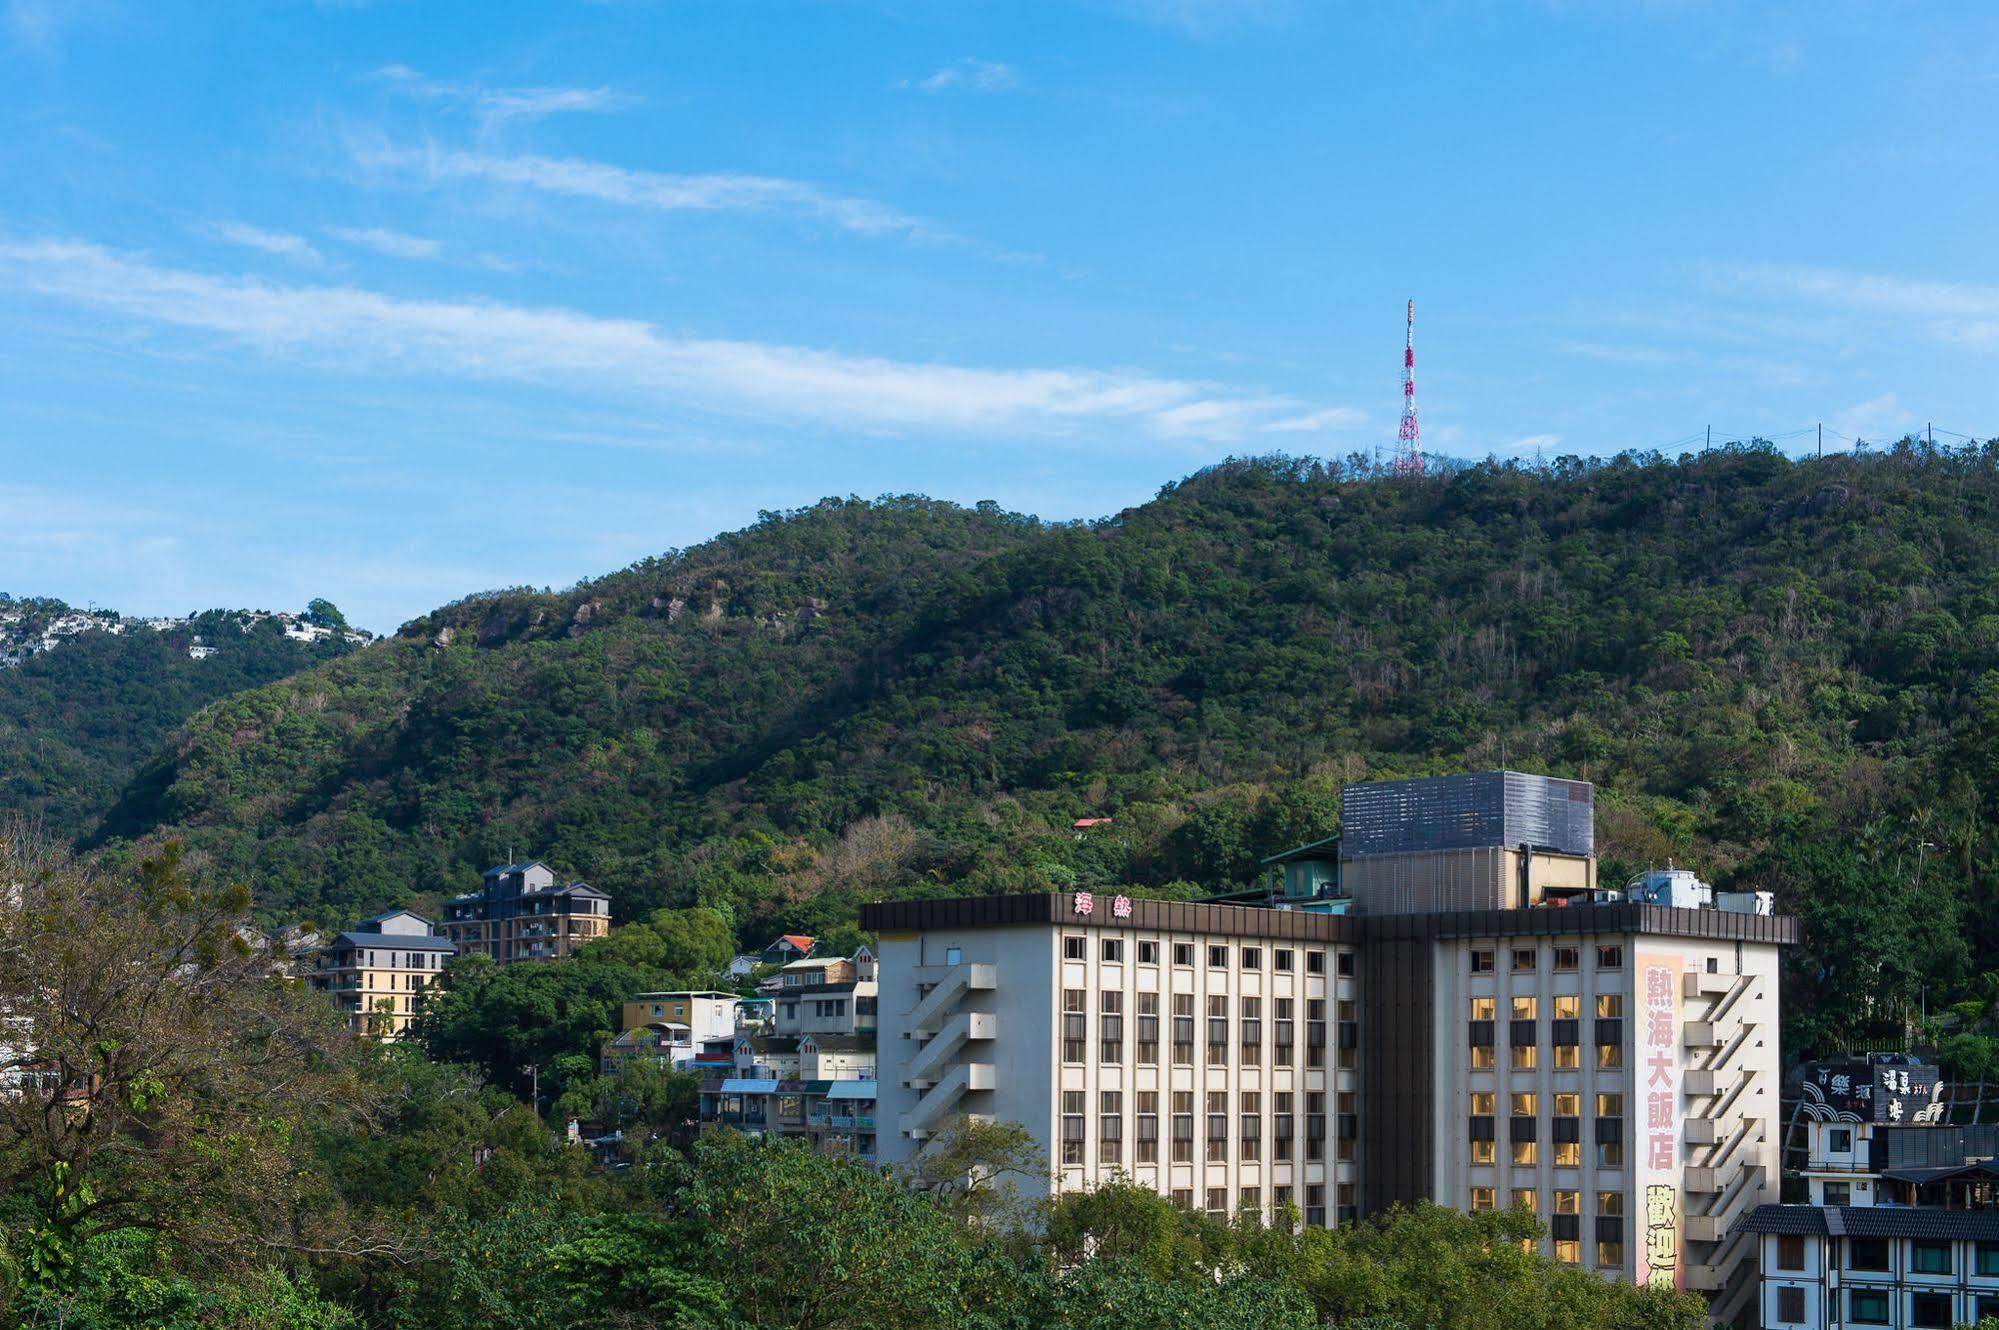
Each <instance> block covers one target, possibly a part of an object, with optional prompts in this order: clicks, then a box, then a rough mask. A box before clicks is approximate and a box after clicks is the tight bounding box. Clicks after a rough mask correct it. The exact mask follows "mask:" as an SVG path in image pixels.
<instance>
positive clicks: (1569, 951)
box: [1471, 947, 1624, 974]
mask: <svg viewBox="0 0 1999 1330" xmlns="http://www.w3.org/2000/svg"><path fill="white" fill-rule="evenodd" d="M1494 960H1495V956H1494V953H1492V952H1490V951H1474V952H1473V953H1472V954H1471V970H1472V973H1473V974H1490V973H1492V971H1493V969H1494V968H1495V967H1494ZM1582 964H1583V949H1582V948H1581V947H1556V948H1555V966H1554V968H1555V969H1556V970H1558V971H1566V970H1580V969H1581V968H1582ZM1540 966H1541V952H1540V949H1539V948H1538V947H1515V948H1514V949H1513V970H1514V973H1516V974H1518V973H1520V972H1522V971H1525V970H1536V969H1539V968H1540ZM1596 968H1597V969H1599V970H1621V969H1623V968H1624V948H1623V947H1598V948H1597V949H1596Z"/></svg>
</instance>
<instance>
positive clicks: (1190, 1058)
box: [1173, 993, 1194, 1067]
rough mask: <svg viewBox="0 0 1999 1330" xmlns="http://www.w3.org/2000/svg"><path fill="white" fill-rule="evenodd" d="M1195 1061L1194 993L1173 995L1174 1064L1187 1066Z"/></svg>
mask: <svg viewBox="0 0 1999 1330" xmlns="http://www.w3.org/2000/svg"><path fill="white" fill-rule="evenodd" d="M1193 1062H1194V995H1193V994H1192V993H1175V994H1174V995H1173V1065H1175V1066H1177V1067H1186V1066H1191V1065H1193Z"/></svg>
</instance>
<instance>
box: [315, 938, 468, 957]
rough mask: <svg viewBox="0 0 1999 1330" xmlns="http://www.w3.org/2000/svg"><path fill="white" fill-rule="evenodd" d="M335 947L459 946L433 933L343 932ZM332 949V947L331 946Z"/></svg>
mask: <svg viewBox="0 0 1999 1330" xmlns="http://www.w3.org/2000/svg"><path fill="white" fill-rule="evenodd" d="M333 945H334V946H335V947H370V948H373V949H374V950H376V951H454V952H455V951H457V950H458V947H457V946H456V945H455V944H454V943H452V942H449V941H447V940H446V939H444V938H441V937H438V936H436V935H435V934H431V933H342V934H341V935H340V936H339V937H337V938H335V939H334V941H333ZM329 950H330V948H329Z"/></svg>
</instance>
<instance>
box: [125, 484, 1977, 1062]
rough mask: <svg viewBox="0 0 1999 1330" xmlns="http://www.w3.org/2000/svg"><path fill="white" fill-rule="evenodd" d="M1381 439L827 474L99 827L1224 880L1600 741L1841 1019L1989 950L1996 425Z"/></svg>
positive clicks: (198, 840)
mask: <svg viewBox="0 0 1999 1330" xmlns="http://www.w3.org/2000/svg"><path fill="white" fill-rule="evenodd" d="M1366 470H1367V469H1366V468H1365V467H1352V466H1327V465H1324V464H1321V463H1316V462H1300V461H1292V460H1288V459H1275V460H1268V459H1267V460H1255V461H1241V462H1230V463H1226V464H1223V465H1221V466H1217V467H1214V468H1212V469H1210V470H1207V471H1204V472H1201V473H1199V474H1197V475H1195V476H1193V477H1191V478H1189V479H1188V480H1186V481H1184V482H1182V483H1180V484H1178V485H1174V486H1170V487H1168V488H1167V489H1166V490H1165V491H1163V492H1162V493H1161V494H1160V495H1159V497H1158V498H1157V499H1155V500H1154V501H1153V502H1151V503H1148V504H1145V505H1143V506H1141V507H1138V508H1135V509H1132V510H1130V511H1127V512H1125V513H1121V514H1119V515H1117V516H1115V517H1112V518H1108V519H1105V520H1103V521H1099V522H1095V523H1090V524H1078V525H1068V526H1047V525H1044V524H1041V523H1038V522H1036V521H1034V520H1032V519H1029V518H1025V517H1021V516H1018V515H1015V514H1009V513H1005V512H1001V511H998V510H997V509H995V508H992V507H990V506H986V507H981V508H979V509H972V510H967V509H961V508H957V507H954V506H951V505H948V504H942V503H935V502H931V501H927V500H922V499H887V500H882V501H879V502H873V503H867V502H859V501H854V500H847V501H828V502H825V503H822V504H820V505H818V506H816V507H813V508H809V509H805V510H801V511H797V512H792V513H783V514H770V515H766V517H765V518H764V520H762V521H760V522H759V523H758V524H757V525H755V526H753V527H751V528H749V529H747V530H745V531H742V532H738V533H735V534H733V535H729V536H725V537H722V538H719V539H717V540H715V541H712V542H710V543H708V544H706V545H703V546H700V547H698V548H695V549H691V550H687V551H683V552H679V553H675V554H671V555H668V556H666V557H662V558H659V559H654V560H648V561H646V562H644V563H641V564H638V565H635V566H633V567H632V568H629V569H627V570H625V571H623V572H620V573H617V574H614V575H611V576H608V577H605V578H603V579H601V580H598V581H595V582H591V583H588V584H585V585H581V586H578V587H576V588H573V589H571V590H569V591H565V592H561V593H556V594H534V593H529V592H519V593H498V594H491V595H485V596H480V597H476V598H473V599H469V600H466V601H462V602H460V603H457V604H454V605H451V606H448V607H446V608H444V609H441V610H439V611H437V612H436V613H434V614H432V615H429V616H427V617H425V618H423V619H421V620H418V621H416V622H414V623H412V624H409V625H407V626H406V627H405V628H404V629H403V630H402V632H401V633H400V634H399V635H398V636H397V637H396V638H395V639H394V640H392V641H390V642H387V643H384V644H381V645H378V646H375V647H371V648H370V649H368V650H367V651H364V652H359V653H355V654H352V655H349V656H347V657H345V658H342V659H340V660H336V661H331V662H328V663H326V664H324V665H321V666H320V667H318V668H316V669H313V670H311V671H308V672H306V673H303V674H299V675H295V676H292V677H290V678H286V679H284V680H281V681H278V682H274V683H270V684H266V685H265V686H263V687H260V688H254V689H251V690H249V691H246V692H243V693H240V694H238V695H235V696H232V697H229V698H227V699H225V700H222V701H220V702H218V703H216V704H214V705H212V706H210V707H209V708H207V709H206V710H204V711H202V712H201V713H199V714H198V715H196V716H195V717H194V718H193V719H192V720H191V721H189V723H188V724H187V725H186V726H185V727H184V728H183V729H182V730H180V731H179V732H178V733H177V734H176V735H174V736H173V737H172V738H171V740H170V741H169V742H168V743H167V744H166V745H165V747H164V749H163V751H162V752H161V754H160V755H159V756H158V757H157V759H156V760H154V761H153V762H152V763H151V764H150V765H148V766H147V767H146V768H145V769H144V770H143V771H142V772H141V773H140V774H139V776H138V777H137V778H136V779H135V781H134V782H133V783H132V784H131V785H130V786H129V787H128V788H127V789H126V790H125V791H124V792H123V794H122V796H121V797H120V798H119V799H118V800H117V802H116V804H115V806H114V807H112V808H111V809H110V811H109V813H108V814H107V815H106V816H105V818H104V819H103V822H102V824H101V826H100V827H99V828H98V830H97V831H96V832H95V833H94V835H93V837H92V844H93V845H94V846H95V847H96V848H97V849H99V850H100V852H102V853H104V854H106V855H109V856H111V857H113V858H118V857H122V856H124V855H127V854H129V853H130V852H131V848H132V846H133V845H135V844H146V843H151V842H155V841H157V840H159V839H160V838H163V837H166V836H169V835H171V836H175V837H178V838H180V839H181V840H183V841H184V842H185V843H186V845H187V846H188V847H189V849H190V851H191V853H192V855H193V857H194V859H195V860H196V861H197V862H199V863H201V864H204V865H205V866H206V868H207V869H208V870H209V871H213V872H218V873H225V874H228V875H232V876H237V877H240V878H242V879H244V880H245V881H248V882H250V883H253V884H254V886H255V889H256V891H257V893H258V900H259V902H260V906H261V908H262V909H264V910H266V911H268V912H271V913H273V914H277V915H287V916H289V915H299V914H303V915H307V916H312V917H315V918H318V919H320V920H321V921H323V922H340V921H344V920H347V919H349V918H352V917H354V916H357V915H359V914H361V913H363V912H365V911H367V910H369V909H373V908H376V907H379V906H383V905H386V904H390V903H401V902H404V901H406V900H410V899H412V898H413V897H415V898H417V899H419V900H421V898H422V897H423V896H426V895H429V896H434V895H436V894H438V893H443V892H447V891H451V890H456V889H461V888H463V887H465V886H466V885H468V884H470V883H471V882H472V881H474V875H475V873H476V871H477V870H478V868H479V867H481V866H482V865H484V864H486V863H489V862H496V861H498V860H499V859H502V858H506V857H509V856H510V855H511V856H519V855H525V854H533V855H536V856H539V857H542V858H545V859H547V860H549V861H550V862H551V863H552V864H554V865H555V866H556V867H557V868H558V870H559V871H562V872H565V873H573V874H575V875H578V876H583V877H587V878H588V879H589V880H591V881H592V882H594V883H596V884H597V885H599V886H601V887H603V888H605V889H606V890H608V891H610V892H612V893H613V895H614V896H615V897H616V899H617V910H618V913H619V914H620V915H621V916H625V917H631V916H637V915H641V914H643V913H645V912H647V911H649V910H651V909H653V908H655V907H658V906H662V905H687V904H696V903H699V904H704V905H712V906H715V907H717V908H719V909H721V910H723V911H724V912H725V913H726V914H728V915H729V916H730V917H731V918H733V919H734V920H735V921H736V922H737V924H738V926H739V928H740V929H741V930H742V932H743V934H744V935H745V936H746V937H754V936H756V935H757V934H759V933H760V932H763V931H766V930H769V929H771V928H773V927H775V926H777V925H779V924H783V925H786V926H794V927H800V928H805V929H808V930H821V931H830V930H838V929H841V928H842V927H844V926H847V925H850V924H851V921H852V919H853V918H854V912H855V906H856V903H857V902H858V901H859V900H861V899H864V898H869V897H874V896H880V895H886V894H896V893H916V892H930V893H956V892H964V891H977V892H986V891H1014V890H1045V889H1050V888H1051V887H1055V886H1069V885H1072V884H1074V885H1103V884H1109V883H1126V882H1129V883H1134V884H1137V885H1139V886H1140V887H1143V888H1148V889H1156V890H1161V891H1168V890H1171V891H1181V892H1187V891H1193V890H1201V891H1209V890H1215V889H1219V888H1222V887H1224V886H1226V885H1228V884H1230V883H1233V882H1241V881H1243V880H1245V879H1246V878H1247V877H1248V876H1249V875H1251V874H1252V872H1253V871H1254V864H1255V861H1256V859H1257V857H1258V855H1259V854H1260V853H1264V852H1268V851H1269V850H1271V849H1275V848H1279V847H1281V846H1282V845H1284V844H1287V843H1292V842H1295V841H1298V840H1302V839H1305V838H1308V837H1311V836H1316V835H1322V834H1326V833H1328V832H1330V831H1333V830H1336V829H1337V820H1338V799H1337V793H1338V787H1339V785H1340V784H1341V782H1343V781H1346V780H1351V779H1356V778H1375V777H1384V776H1392V775H1406V774H1423V773H1432V772H1445V771H1457V770H1463V769H1467V768H1483V767H1491V766H1499V765H1508V766H1513V767H1517V768H1527V769H1533V770H1541V771H1549V772H1554V773H1559V774H1564V775H1573V776H1580V777H1585V778H1587V779H1590V780H1592V781H1595V782H1597V784H1598V786H1599V790H1600V793H1599V845H1600V849H1601V851H1602V853H1603V854H1604V855H1605V857H1606V860H1607V863H1606V866H1605V876H1606V877H1607V878H1615V877H1616V875H1617V874H1619V873H1621V872H1623V871H1625V870H1635V869H1636V868H1639V867H1642V866H1644V865H1646V864H1648V863H1653V862H1657V861H1660V860H1663V859H1665V858H1667V857H1668V856H1671V857H1673V858H1675V859H1676V860H1677V861H1679V862H1681V863H1683V864H1688V865H1691V866H1693V867H1695V868H1697V869H1698V870H1700V871H1702V872H1703V874H1704V875H1706V876H1708V877H1710V878H1713V879H1716V880H1719V881H1723V882H1731V883H1738V884H1741V885H1759V886H1770V887H1774V888H1775V889H1777V890H1778V891H1779V892H1780V893H1781V894H1782V896H1783V900H1784V904H1785V906H1786V907H1787V908H1791V909H1797V910H1801V911H1803V912H1804V913H1805V914H1806V915H1807V918H1808V922H1809V923H1811V924H1812V926H1813V930H1814V943H1813V948H1814V950H1813V953H1812V954H1811V955H1810V956H1809V957H1808V958H1806V960H1805V962H1804V963H1803V964H1801V966H1800V967H1799V970H1798V973H1797V975H1796V976H1795V979H1796V983H1797V984H1798V985H1802V987H1794V991H1793V996H1792V1001H1793V1011H1794V1012H1796V1013H1797V1014H1798V1015H1799V1016H1800V1017H1801V1024H1800V1029H1799V1033H1800V1034H1801V1035H1802V1037H1803V1038H1804V1039H1805V1040H1806V1041H1807V1043H1808V1044H1810V1043H1817V1042H1825V1041H1830V1040H1836V1039H1839V1038H1844V1037H1850V1036H1852V1035H1853V1034H1854V1033H1855V1031H1856V1029H1858V1028H1859V1027H1861V1026H1863V1025H1865V1024H1868V1023H1870V1022H1873V1023H1880V1024H1884V1025H1885V1024H1887V1023H1890V1022H1892V1021H1894V1020H1896V1019H1899V1016H1900V1013H1901V1011H1902V1008H1903V1005H1904V1004H1905V1003H1909V1002H1912V1001H1913V1000H1914V999H1915V997H1916V995H1917V993H1918V990H1919V988H1920V987H1921V986H1923V985H1928V988H1929V997H1930V1000H1931V1003H1932V1005H1933V1006H1938V1005H1940V1004H1941V1002H1942V1000H1944V999H1946V998H1952V997H1968V996H1972V995H1974V994H1977V993H1979V992H1980V991H1981V989H1980V984H1981V980H1980V979H1979V977H1978V976H1979V975H1980V974H1981V973H1982V972H1984V971H1986V970H1988V969H1991V968H1994V967H1995V966H1999V915H1995V912H1994V910H1993V907H1992V905H1991V901H1990V892H1989V891H1988V890H1985V889H1984V888H1983V884H1984V883H1985V882H1986V881H1987V877H1988V874H1992V873H1994V872H1995V871H1999V838H1995V835H1994V830H1993V828H1994V818H1993V816H1992V813H1991V809H1992V806H1993V796H1994V794H1995V792H1999V448H1995V447H1991V446H1988V447H1987V448H1986V449H1984V450H1973V451H1968V452H1964V453H1958V454H1948V453H1941V452H1935V451H1931V450H1927V449H1924V448H1921V447H1919V446H1915V445H1905V446H1904V447H1902V448H1900V449H1897V450H1895V451H1893V452H1890V453H1885V454H1876V455H1871V456H1847V457H1840V458H1837V459H1826V460H1824V461H1803V462H1800V461H1792V460H1787V459H1786V458H1784V457H1782V456H1780V455H1778V454H1777V453H1775V452H1773V451H1770V450H1767V449H1763V448H1754V447H1752V448H1738V449H1730V450H1723V451H1716V452H1712V453H1708V454H1704V455H1701V456H1698V457H1689V458H1681V459H1678V460H1667V459H1663V458H1660V457H1657V456H1625V457H1620V458H1617V459H1614V460H1611V461H1605V462H1576V461H1572V460H1571V461H1564V462H1562V463H1558V464H1556V465H1555V466H1554V467H1552V468H1548V469H1545V470H1533V469H1528V468H1523V467H1518V466H1508V465H1498V464H1486V465H1478V466H1472V467H1468V468H1464V469H1460V470H1456V471H1453V472H1450V473H1447V474H1440V475H1432V476H1428V477H1419V478H1407V477H1388V476H1377V475H1372V474H1367V473H1366ZM1083 816H1109V817H1112V818H1114V821H1113V822H1112V823H1110V824H1109V825H1108V826H1105V827H1100V828H1096V829H1093V830H1091V831H1089V832H1088V833H1087V834H1083V835H1078V834H1077V833H1076V832H1074V831H1073V830H1072V829H1071V823H1072V821H1073V820H1074V819H1076V818H1079V817H1083ZM1834 989H1836V990H1837V991H1838V998H1839V1000H1838V1001H1837V1002H1836V1003H1835V1002H1833V1001H1832V1000H1831V997H1830V990H1834Z"/></svg>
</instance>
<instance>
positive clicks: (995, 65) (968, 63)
mask: <svg viewBox="0 0 1999 1330" xmlns="http://www.w3.org/2000/svg"><path fill="white" fill-rule="evenodd" d="M897 86H898V87H903V88H914V89H916V90H917V91H918V92H933V93H934V92H943V91H945V90H946V89H949V88H968V89H970V90H971V91H973V92H1005V91H1006V90H1007V89H1009V88H1017V87H1019V86H1020V75H1019V74H1018V73H1016V72H1015V70H1014V68H1013V66H1012V65H1007V64H1001V63H1000V62H999V61H996V60H977V59H974V58H973V57H971V56H969V55H968V56H962V57H960V58H959V59H957V60H953V61H952V62H951V63H950V64H948V65H945V66H943V67H942V68H940V69H937V70H935V71H933V72H932V73H930V74H927V75H925V76H924V77H923V78H920V79H904V80H902V82H901V83H899V84H897Z"/></svg>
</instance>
